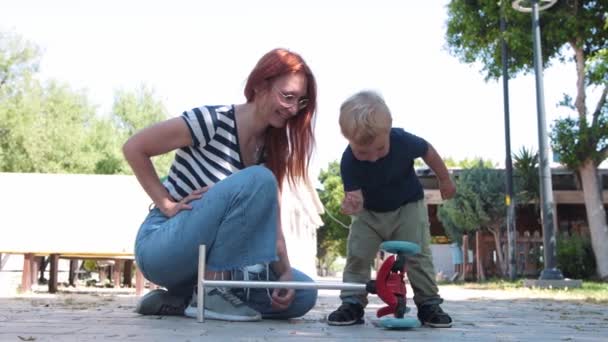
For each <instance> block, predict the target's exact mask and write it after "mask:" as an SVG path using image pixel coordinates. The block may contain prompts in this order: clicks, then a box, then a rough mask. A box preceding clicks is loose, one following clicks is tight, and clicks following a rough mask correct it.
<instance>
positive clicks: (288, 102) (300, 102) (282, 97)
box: [273, 87, 309, 111]
mask: <svg viewBox="0 0 608 342" xmlns="http://www.w3.org/2000/svg"><path fill="white" fill-rule="evenodd" d="M273 88H274V90H276V91H277V93H278V94H279V97H278V98H279V102H281V104H282V105H283V106H285V107H287V108H291V107H293V106H295V105H297V106H298V107H297V108H298V111H300V110H302V109H304V108H306V106H308V102H309V100H308V98H306V97H301V98H299V99H298V98H297V97H296V96H295V95H293V94H285V93H284V92H282V91H281V90H280V89H279V88H277V87H273Z"/></svg>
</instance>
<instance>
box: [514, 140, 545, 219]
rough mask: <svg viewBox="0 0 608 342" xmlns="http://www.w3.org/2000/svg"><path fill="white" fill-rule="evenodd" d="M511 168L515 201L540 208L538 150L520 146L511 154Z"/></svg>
mask: <svg viewBox="0 0 608 342" xmlns="http://www.w3.org/2000/svg"><path fill="white" fill-rule="evenodd" d="M513 168H514V176H515V177H514V181H515V186H514V187H515V189H517V194H516V196H517V203H523V204H525V203H532V204H534V206H535V207H537V208H538V210H540V179H539V178H538V174H539V173H538V172H539V171H538V152H534V151H532V149H527V148H526V147H522V148H521V149H520V150H519V152H518V153H516V154H514V156H513Z"/></svg>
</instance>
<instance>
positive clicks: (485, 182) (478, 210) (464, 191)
mask: <svg viewBox="0 0 608 342" xmlns="http://www.w3.org/2000/svg"><path fill="white" fill-rule="evenodd" d="M456 188H457V189H458V192H457V193H456V196H455V197H454V198H453V199H451V200H449V201H446V202H444V203H443V204H442V205H441V206H440V207H439V212H438V218H439V220H440V221H441V223H442V224H443V225H444V227H447V228H448V230H446V232H447V231H450V232H451V233H449V234H454V235H457V234H458V233H459V232H460V233H461V234H460V235H462V234H468V233H472V232H475V231H477V230H482V231H487V232H490V233H491V234H492V236H493V237H494V242H495V245H496V256H497V259H498V265H499V269H500V272H501V274H502V275H506V271H507V263H506V259H505V255H504V251H503V249H502V247H501V241H500V240H501V237H502V235H503V233H504V230H505V219H506V218H505V214H504V213H505V210H506V206H505V202H504V197H505V189H504V172H502V170H496V169H493V168H488V167H487V166H485V165H484V164H483V163H480V164H479V165H477V166H475V167H472V168H470V169H465V170H462V171H461V172H460V174H459V176H458V178H457V179H456ZM456 239H457V241H458V238H456Z"/></svg>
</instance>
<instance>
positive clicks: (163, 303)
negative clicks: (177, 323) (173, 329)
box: [135, 289, 189, 316]
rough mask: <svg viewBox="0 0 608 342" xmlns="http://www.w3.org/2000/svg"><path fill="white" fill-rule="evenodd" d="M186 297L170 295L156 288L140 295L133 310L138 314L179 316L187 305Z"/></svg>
mask: <svg viewBox="0 0 608 342" xmlns="http://www.w3.org/2000/svg"><path fill="white" fill-rule="evenodd" d="M188 299H189V298H183V297H177V296H174V295H171V294H169V292H167V291H166V290H163V289H156V290H152V291H150V292H148V293H146V295H145V296H143V297H141V299H140V300H139V302H137V306H136V307H135V312H137V313H138V314H140V315H160V316H175V315H178V316H181V315H183V314H184V310H185V309H186V306H187V305H188Z"/></svg>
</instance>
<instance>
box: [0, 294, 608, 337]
mask: <svg viewBox="0 0 608 342" xmlns="http://www.w3.org/2000/svg"><path fill="white" fill-rule="evenodd" d="M409 293H411V292H409ZM441 294H442V295H443V297H444V298H445V300H446V301H445V303H444V305H443V308H444V309H445V310H446V311H447V312H449V313H450V314H451V315H452V317H453V318H454V320H455V324H454V327H453V328H451V329H433V328H426V327H423V328H417V329H413V330H409V331H389V330H384V329H382V328H378V327H376V326H375V324H374V322H375V320H376V318H375V310H376V309H377V308H378V307H380V305H381V303H380V302H379V301H378V299H377V298H376V297H371V299H372V300H371V303H370V306H369V307H368V309H367V313H366V323H365V324H364V325H358V326H351V327H330V326H328V325H326V323H325V317H326V315H327V314H328V313H329V312H331V311H332V310H333V309H334V308H335V307H337V305H338V299H337V298H336V296H337V292H336V291H321V292H320V298H319V302H318V304H317V306H316V307H315V308H314V310H313V311H311V312H310V313H308V314H307V315H306V316H304V317H302V318H300V319H294V320H290V321H269V320H265V321H262V322H257V323H228V322H219V321H207V322H205V323H202V324H199V323H197V322H196V321H195V320H193V319H189V318H185V317H151V316H148V317H144V316H139V315H137V314H135V313H134V312H133V309H134V308H135V303H136V300H137V298H136V297H135V296H134V295H133V294H132V292H130V293H125V292H124V291H123V293H122V294H121V293H120V292H119V291H109V292H99V293H90V292H89V293H86V294H83V293H60V294H57V295H49V294H33V295H28V296H9V297H0V341H93V340H95V341H198V340H207V341H284V340H287V339H288V340H290V341H405V340H407V341H423V340H425V341H428V340H432V341H451V342H452V341H465V340H467V341H476V340H479V341H606V338H607V336H608V305H598V304H587V303H578V302H568V301H563V300H556V299H550V298H527V297H529V295H526V294H525V293H523V294H522V291H517V292H508V291H484V290H465V289H462V288H459V287H454V286H445V287H441ZM408 315H412V317H415V309H413V312H411V313H409V314H408Z"/></svg>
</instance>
